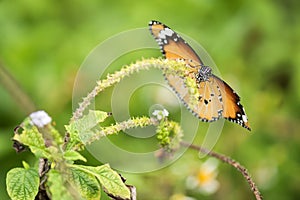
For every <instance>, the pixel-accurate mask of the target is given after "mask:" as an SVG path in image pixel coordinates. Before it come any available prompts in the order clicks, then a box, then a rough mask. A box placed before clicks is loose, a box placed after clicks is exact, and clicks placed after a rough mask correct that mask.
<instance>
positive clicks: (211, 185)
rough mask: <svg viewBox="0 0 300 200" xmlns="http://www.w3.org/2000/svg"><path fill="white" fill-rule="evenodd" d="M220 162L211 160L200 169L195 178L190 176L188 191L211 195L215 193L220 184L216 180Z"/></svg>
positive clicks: (187, 181)
mask: <svg viewBox="0 0 300 200" xmlns="http://www.w3.org/2000/svg"><path fill="white" fill-rule="evenodd" d="M217 167H218V161H217V160H216V159H213V158H209V159H208V160H207V161H205V162H204V163H203V164H202V166H201V167H200V169H199V171H198V172H197V174H196V175H194V176H189V177H188V178H187V180H186V186H187V188H188V189H193V190H198V191H199V192H200V193H202V194H205V195H209V194H213V193H215V192H216V191H217V190H218V189H219V187H220V184H219V182H218V181H217V180H216V177H217V175H218V170H217Z"/></svg>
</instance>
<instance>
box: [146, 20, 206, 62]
mask: <svg viewBox="0 0 300 200" xmlns="http://www.w3.org/2000/svg"><path fill="white" fill-rule="evenodd" d="M149 29H150V32H151V34H152V35H153V37H154V38H155V40H156V41H157V43H158V45H159V47H160V50H161V52H162V54H163V56H164V57H165V58H167V59H170V60H176V59H184V60H185V61H186V62H187V64H189V66H191V67H194V66H199V65H202V64H203V62H202V61H201V59H200V58H199V56H198V55H197V54H196V53H195V51H194V50H193V49H192V48H191V47H190V45H188V44H187V43H186V41H184V40H183V39H182V38H181V37H180V36H179V35H178V34H177V33H176V32H175V31H173V30H172V29H170V28H169V27H168V26H166V25H164V24H162V23H160V22H158V21H150V22H149Z"/></svg>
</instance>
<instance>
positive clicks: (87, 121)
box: [65, 110, 108, 150]
mask: <svg viewBox="0 0 300 200" xmlns="http://www.w3.org/2000/svg"><path fill="white" fill-rule="evenodd" d="M107 117H108V115H107V112H103V111H98V110H90V111H89V113H88V114H87V115H85V116H83V117H82V118H80V119H78V120H76V121H73V122H71V123H70V124H69V125H67V126H65V128H66V130H67V132H68V133H69V134H70V141H69V143H68V146H67V148H66V150H69V149H72V148H73V147H74V146H76V145H78V144H80V143H82V142H83V143H84V142H85V141H87V140H88V138H90V137H91V136H92V135H94V132H93V130H92V129H93V128H95V127H98V124H99V123H100V122H103V121H104V120H105V119H106V118H107Z"/></svg>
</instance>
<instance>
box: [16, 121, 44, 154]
mask: <svg viewBox="0 0 300 200" xmlns="http://www.w3.org/2000/svg"><path fill="white" fill-rule="evenodd" d="M13 139H14V140H17V141H19V142H20V143H22V144H24V145H26V146H28V147H29V148H30V150H31V152H32V153H33V154H34V155H35V156H37V157H45V158H49V157H50V154H49V152H48V151H47V149H46V146H45V142H44V139H43V136H42V134H41V133H40V132H39V131H38V129H37V128H36V127H35V126H31V127H28V126H27V127H26V128H24V130H23V131H22V133H21V134H15V135H14V138H13Z"/></svg>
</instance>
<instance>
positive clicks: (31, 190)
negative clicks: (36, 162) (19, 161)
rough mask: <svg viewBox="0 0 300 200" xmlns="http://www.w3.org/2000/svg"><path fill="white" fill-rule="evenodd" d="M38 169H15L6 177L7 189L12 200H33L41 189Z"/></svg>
mask: <svg viewBox="0 0 300 200" xmlns="http://www.w3.org/2000/svg"><path fill="white" fill-rule="evenodd" d="M39 180H40V179H39V174H38V171H37V170H36V169H33V168H29V169H24V168H14V169H11V170H10V171H9V172H8V173H7V176H6V189H7V192H8V195H9V196H10V198H11V199H12V200H20V199H22V200H33V199H34V198H35V196H36V195H37V193H38V189H39Z"/></svg>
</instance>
